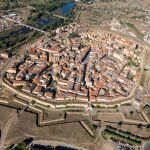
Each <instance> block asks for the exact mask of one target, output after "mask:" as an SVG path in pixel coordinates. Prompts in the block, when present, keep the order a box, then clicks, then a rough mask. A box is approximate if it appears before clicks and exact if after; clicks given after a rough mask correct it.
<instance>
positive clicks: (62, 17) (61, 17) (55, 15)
mask: <svg viewBox="0 0 150 150" xmlns="http://www.w3.org/2000/svg"><path fill="white" fill-rule="evenodd" d="M53 16H54V17H58V18H60V19H65V20H66V19H67V17H64V16H60V15H57V14H53Z"/></svg>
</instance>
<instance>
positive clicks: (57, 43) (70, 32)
mask: <svg viewBox="0 0 150 150" xmlns="http://www.w3.org/2000/svg"><path fill="white" fill-rule="evenodd" d="M143 51H144V47H143V46H142V45H139V44H137V43H135V42H134V41H132V40H130V39H125V38H123V37H121V36H119V35H115V34H112V33H109V32H103V31H94V30H82V27H81V26H79V25H78V24H76V23H72V24H70V25H69V26H67V27H63V28H58V29H57V30H56V36H55V37H53V38H51V39H50V38H41V39H40V40H38V41H37V42H36V43H35V44H33V45H32V46H31V47H30V49H27V50H26V52H25V54H24V56H23V57H22V58H20V59H19V60H18V61H16V62H15V63H14V64H12V65H11V67H10V68H9V69H8V70H7V72H6V79H8V80H9V81H10V83H11V84H12V85H13V86H14V87H15V88H16V89H18V90H21V91H22V92H25V93H27V94H31V95H34V96H38V97H39V98H41V99H42V100H43V101H48V100H56V101H64V100H79V101H99V102H100V101H113V100H115V99H116V98H122V97H128V96H129V95H130V93H131V92H132V90H133V88H134V87H135V86H136V85H137V84H138V82H139V79H140V75H141V68H142V56H143Z"/></svg>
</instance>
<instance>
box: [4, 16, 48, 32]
mask: <svg viewBox="0 0 150 150" xmlns="http://www.w3.org/2000/svg"><path fill="white" fill-rule="evenodd" d="M2 17H3V18H5V19H6V20H9V21H12V22H14V23H17V24H19V25H21V26H25V27H27V28H30V29H33V30H35V31H39V32H41V33H44V34H48V32H46V31H43V30H40V29H38V28H35V27H32V26H29V25H26V24H24V23H21V22H18V21H16V20H13V19H10V18H8V17H7V16H2Z"/></svg>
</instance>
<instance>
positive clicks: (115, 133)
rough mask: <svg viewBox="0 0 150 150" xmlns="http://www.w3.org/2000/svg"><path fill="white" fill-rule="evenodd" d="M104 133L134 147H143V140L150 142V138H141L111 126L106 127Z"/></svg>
mask: <svg viewBox="0 0 150 150" xmlns="http://www.w3.org/2000/svg"><path fill="white" fill-rule="evenodd" d="M104 133H105V134H108V135H111V136H112V137H113V138H116V139H120V140H123V141H125V142H126V143H128V144H133V145H141V144H142V140H144V141H150V137H140V136H138V135H134V134H132V133H130V132H127V131H126V132H125V131H122V130H117V129H116V128H114V127H111V126H106V129H105V130H104Z"/></svg>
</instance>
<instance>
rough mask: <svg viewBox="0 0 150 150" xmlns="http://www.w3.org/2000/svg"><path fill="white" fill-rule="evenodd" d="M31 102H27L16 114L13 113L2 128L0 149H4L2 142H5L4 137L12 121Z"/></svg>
mask: <svg viewBox="0 0 150 150" xmlns="http://www.w3.org/2000/svg"><path fill="white" fill-rule="evenodd" d="M31 104H33V102H32V101H31V102H29V103H28V104H27V105H26V106H25V107H24V108H23V109H22V110H21V111H20V112H19V113H18V114H15V115H13V116H12V117H11V118H10V119H9V120H8V121H7V122H6V124H5V127H4V129H3V130H2V133H1V143H0V150H3V149H4V144H5V139H6V136H7V133H8V131H9V128H10V126H11V124H12V122H13V121H14V120H15V119H17V118H19V117H20V116H21V115H22V114H23V113H24V111H25V110H26V109H27V108H28V107H29V105H31Z"/></svg>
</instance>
